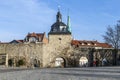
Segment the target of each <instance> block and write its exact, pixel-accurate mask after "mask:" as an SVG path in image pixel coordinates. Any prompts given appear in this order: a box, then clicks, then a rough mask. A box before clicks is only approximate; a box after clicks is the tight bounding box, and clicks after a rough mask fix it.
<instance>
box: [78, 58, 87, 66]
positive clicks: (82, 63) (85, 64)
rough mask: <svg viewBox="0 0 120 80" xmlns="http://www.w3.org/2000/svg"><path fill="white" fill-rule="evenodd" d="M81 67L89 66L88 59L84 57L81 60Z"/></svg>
mask: <svg viewBox="0 0 120 80" xmlns="http://www.w3.org/2000/svg"><path fill="white" fill-rule="evenodd" d="M79 66H80V67H87V66H88V59H87V57H85V56H82V57H81V58H80V59H79Z"/></svg>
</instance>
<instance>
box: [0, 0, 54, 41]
mask: <svg viewBox="0 0 120 80" xmlns="http://www.w3.org/2000/svg"><path fill="white" fill-rule="evenodd" d="M55 13H56V12H55V11H54V10H53V9H51V8H50V7H49V6H48V5H47V4H46V3H44V2H41V1H39V2H38V1H37V0H1V1H0V26H1V27H0V28H1V29H0V32H2V33H1V34H2V35H1V34H0V39H2V40H5V41H9V40H11V39H13V36H14V37H17V36H21V34H25V33H27V32H33V31H35V32H36V31H37V32H44V31H46V30H48V28H50V24H52V23H53V22H54V18H55ZM3 31H4V32H3ZM6 32H8V33H6ZM19 33H21V34H19ZM15 34H17V35H15ZM6 35H8V36H10V35H12V36H11V37H8V36H7V38H6ZM24 36H25V35H24ZM17 38H18V37H17Z"/></svg>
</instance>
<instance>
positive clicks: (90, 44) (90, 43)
mask: <svg viewBox="0 0 120 80" xmlns="http://www.w3.org/2000/svg"><path fill="white" fill-rule="evenodd" d="M71 45H75V46H86V47H102V48H112V46H111V45H109V44H107V43H100V42H97V41H86V40H72V42H71Z"/></svg>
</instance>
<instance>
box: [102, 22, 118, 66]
mask: <svg viewBox="0 0 120 80" xmlns="http://www.w3.org/2000/svg"><path fill="white" fill-rule="evenodd" d="M103 38H104V40H105V42H106V43H109V44H111V45H112V46H113V47H114V50H113V52H112V56H113V60H112V61H113V65H117V55H118V54H117V53H118V49H120V22H119V23H118V24H117V25H115V26H114V27H111V26H109V27H108V28H107V31H106V33H105V35H103Z"/></svg>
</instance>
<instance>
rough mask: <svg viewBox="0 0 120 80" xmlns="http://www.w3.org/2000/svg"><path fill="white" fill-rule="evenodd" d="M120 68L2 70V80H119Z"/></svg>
mask: <svg viewBox="0 0 120 80" xmlns="http://www.w3.org/2000/svg"><path fill="white" fill-rule="evenodd" d="M119 79H120V67H91V68H52V69H50V68H46V69H19V68H18V69H0V80H119Z"/></svg>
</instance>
